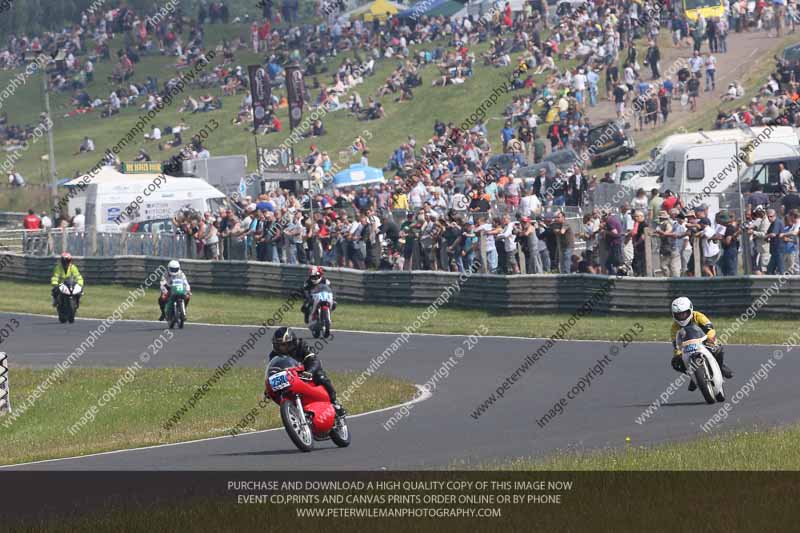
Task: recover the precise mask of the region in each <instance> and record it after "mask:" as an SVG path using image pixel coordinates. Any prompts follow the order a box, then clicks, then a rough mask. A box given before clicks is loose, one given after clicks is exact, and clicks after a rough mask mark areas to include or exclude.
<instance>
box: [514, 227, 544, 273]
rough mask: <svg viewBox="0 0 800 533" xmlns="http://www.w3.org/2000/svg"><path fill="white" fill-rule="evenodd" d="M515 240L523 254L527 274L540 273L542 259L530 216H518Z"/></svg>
mask: <svg viewBox="0 0 800 533" xmlns="http://www.w3.org/2000/svg"><path fill="white" fill-rule="evenodd" d="M517 240H518V241H519V243H520V248H521V250H522V253H523V255H524V256H525V270H526V272H525V273H527V274H541V273H542V259H541V257H540V256H539V237H538V236H537V235H536V225H535V224H534V223H533V222H532V220H531V218H530V217H527V216H524V217H522V218H520V229H519V235H518V236H517Z"/></svg>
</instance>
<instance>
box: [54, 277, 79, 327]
mask: <svg viewBox="0 0 800 533" xmlns="http://www.w3.org/2000/svg"><path fill="white" fill-rule="evenodd" d="M82 292H83V287H82V286H81V285H80V283H78V282H77V281H75V278H73V277H69V278H67V279H65V280H64V281H63V282H62V283H61V284H60V285H59V286H58V294H57V297H58V300H57V301H56V310H57V311H58V321H59V322H61V323H62V324H64V323H65V322H69V323H70V324H72V323H73V322H75V312H76V311H77V310H78V298H79V297H80V295H81V293H82Z"/></svg>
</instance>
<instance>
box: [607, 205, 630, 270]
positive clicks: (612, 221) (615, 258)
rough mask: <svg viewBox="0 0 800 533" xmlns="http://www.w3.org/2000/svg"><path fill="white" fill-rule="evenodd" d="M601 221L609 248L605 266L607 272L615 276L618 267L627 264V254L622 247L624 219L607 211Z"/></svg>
mask: <svg viewBox="0 0 800 533" xmlns="http://www.w3.org/2000/svg"><path fill="white" fill-rule="evenodd" d="M601 221H602V224H603V225H602V229H603V234H604V235H603V236H604V238H605V240H606V246H607V248H608V257H607V259H606V264H605V268H606V272H607V273H608V274H609V275H611V276H613V275H615V274H616V273H617V269H618V268H620V267H621V266H622V265H624V264H625V256H624V252H623V249H622V246H623V241H624V239H625V230H624V228H623V226H622V221H621V220H620V219H619V217H618V216H617V215H614V214H611V213H608V212H606V213H604V214H603V216H602V218H601Z"/></svg>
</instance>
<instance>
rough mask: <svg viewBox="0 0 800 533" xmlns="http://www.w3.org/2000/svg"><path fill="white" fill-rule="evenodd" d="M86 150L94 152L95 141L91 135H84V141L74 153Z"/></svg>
mask: <svg viewBox="0 0 800 533" xmlns="http://www.w3.org/2000/svg"><path fill="white" fill-rule="evenodd" d="M84 152H94V141H93V140H91V139H90V138H89V137H84V138H83V142H82V143H81V145H80V147H79V148H78V151H77V152H75V154H73V155H78V154H82V153H84Z"/></svg>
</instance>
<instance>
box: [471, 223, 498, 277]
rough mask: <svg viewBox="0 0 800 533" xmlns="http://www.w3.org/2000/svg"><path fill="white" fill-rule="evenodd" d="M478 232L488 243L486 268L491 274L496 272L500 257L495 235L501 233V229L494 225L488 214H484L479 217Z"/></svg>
mask: <svg viewBox="0 0 800 533" xmlns="http://www.w3.org/2000/svg"><path fill="white" fill-rule="evenodd" d="M476 232H477V233H478V236H479V237H482V239H483V241H484V242H485V243H486V262H487V265H486V269H487V271H488V272H489V273H490V274H496V273H497V264H498V257H497V248H496V246H495V235H497V234H499V233H500V229H499V228H495V227H494V225H493V224H492V223H491V221H490V219H489V217H488V216H486V215H482V216H480V217H478V227H477V228H476Z"/></svg>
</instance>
